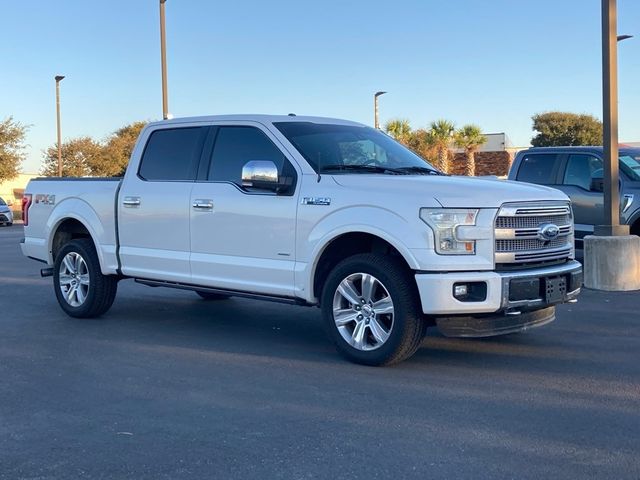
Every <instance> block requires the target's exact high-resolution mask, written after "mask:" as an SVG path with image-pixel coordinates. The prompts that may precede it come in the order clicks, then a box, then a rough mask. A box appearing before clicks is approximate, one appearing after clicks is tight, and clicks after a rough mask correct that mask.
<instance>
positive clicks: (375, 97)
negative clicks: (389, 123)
mask: <svg viewBox="0 0 640 480" xmlns="http://www.w3.org/2000/svg"><path fill="white" fill-rule="evenodd" d="M385 93H387V92H376V93H374V94H373V126H374V127H375V128H376V129H379V128H380V122H379V121H378V97H379V96H380V95H384V94H385Z"/></svg>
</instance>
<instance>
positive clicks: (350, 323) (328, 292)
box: [321, 253, 426, 365]
mask: <svg viewBox="0 0 640 480" xmlns="http://www.w3.org/2000/svg"><path fill="white" fill-rule="evenodd" d="M321 305H322V313H323V319H324V323H325V327H326V329H327V330H328V333H329V336H330V337H331V338H332V339H333V341H334V343H335V345H336V348H337V349H338V351H339V352H340V353H341V354H342V355H343V356H345V357H346V358H348V359H349V360H351V361H353V362H356V363H362V364H365V365H389V364H392V363H397V362H401V361H402V360H405V359H407V358H409V357H410V356H411V355H413V354H414V353H415V352H416V351H417V350H418V348H419V346H420V343H421V342H422V338H423V337H424V333H425V330H426V323H425V322H424V320H423V319H422V313H421V308H420V302H419V298H418V294H417V289H416V286H415V280H414V279H413V278H412V276H411V274H410V272H409V271H408V270H407V268H406V267H405V266H404V265H403V264H402V263H401V262H400V261H398V260H396V259H394V258H393V257H389V256H387V255H379V254H369V253H367V254H359V255H354V256H352V257H349V258H347V259H345V260H343V261H342V262H340V263H339V264H338V265H336V267H335V268H334V269H333V270H332V271H331V272H330V273H329V276H328V277H327V281H326V284H325V286H324V288H323V290H322V298H321Z"/></svg>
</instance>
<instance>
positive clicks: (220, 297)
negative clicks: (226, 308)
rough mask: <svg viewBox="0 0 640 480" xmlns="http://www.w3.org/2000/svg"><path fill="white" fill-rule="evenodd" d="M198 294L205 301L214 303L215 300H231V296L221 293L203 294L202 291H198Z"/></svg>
mask: <svg viewBox="0 0 640 480" xmlns="http://www.w3.org/2000/svg"><path fill="white" fill-rule="evenodd" d="M196 293H197V294H198V295H199V296H200V298H202V299H203V300H207V301H214V300H227V299H228V298H231V296H230V295H222V294H221V293H211V292H203V291H202V290H196Z"/></svg>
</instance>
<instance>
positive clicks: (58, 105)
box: [54, 75, 64, 177]
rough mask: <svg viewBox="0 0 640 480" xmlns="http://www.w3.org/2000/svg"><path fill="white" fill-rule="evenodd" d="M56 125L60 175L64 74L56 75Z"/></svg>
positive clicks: (60, 172)
mask: <svg viewBox="0 0 640 480" xmlns="http://www.w3.org/2000/svg"><path fill="white" fill-rule="evenodd" d="M54 78H55V79H56V125H57V129H58V176H59V177H61V176H62V134H61V131H60V82H61V81H62V79H63V78H64V75H56V76H55V77H54Z"/></svg>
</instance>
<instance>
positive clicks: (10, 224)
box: [5, 222, 13, 227]
mask: <svg viewBox="0 0 640 480" xmlns="http://www.w3.org/2000/svg"><path fill="white" fill-rule="evenodd" d="M5 225H6V226H7V227H10V226H12V225H13V222H7V223H5Z"/></svg>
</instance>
